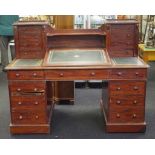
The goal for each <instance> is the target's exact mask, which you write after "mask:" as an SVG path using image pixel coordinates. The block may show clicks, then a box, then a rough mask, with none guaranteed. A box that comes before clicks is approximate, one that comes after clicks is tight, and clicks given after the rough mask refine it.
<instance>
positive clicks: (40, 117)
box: [11, 111, 48, 124]
mask: <svg viewBox="0 0 155 155" xmlns="http://www.w3.org/2000/svg"><path fill="white" fill-rule="evenodd" d="M47 120H48V118H47V114H46V112H40V111H37V112H34V111H26V112H25V111H12V112H11V121H12V124H44V123H47Z"/></svg>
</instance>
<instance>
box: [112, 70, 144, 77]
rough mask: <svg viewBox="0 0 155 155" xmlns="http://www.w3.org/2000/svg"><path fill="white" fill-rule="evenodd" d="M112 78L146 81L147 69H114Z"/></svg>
mask: <svg viewBox="0 0 155 155" xmlns="http://www.w3.org/2000/svg"><path fill="white" fill-rule="evenodd" d="M110 77H111V78H112V79H125V78H126V79H146V77H147V70H146V69H113V70H112V71H111V74H110Z"/></svg>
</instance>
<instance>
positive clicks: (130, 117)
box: [108, 107, 145, 123]
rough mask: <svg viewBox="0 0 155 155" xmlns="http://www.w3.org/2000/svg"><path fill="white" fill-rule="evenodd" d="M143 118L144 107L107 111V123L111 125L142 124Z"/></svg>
mask: <svg viewBox="0 0 155 155" xmlns="http://www.w3.org/2000/svg"><path fill="white" fill-rule="evenodd" d="M144 116H145V112H144V107H139V108H130V107H125V108H117V109H115V110H110V111H109V115H108V121H109V122H111V123H140V122H144Z"/></svg>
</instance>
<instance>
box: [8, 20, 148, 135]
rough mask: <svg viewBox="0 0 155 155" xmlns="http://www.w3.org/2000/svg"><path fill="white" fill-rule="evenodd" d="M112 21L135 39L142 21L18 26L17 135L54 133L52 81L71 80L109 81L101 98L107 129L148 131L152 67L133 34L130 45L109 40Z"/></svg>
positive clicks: (13, 83) (12, 67) (13, 79)
mask: <svg viewBox="0 0 155 155" xmlns="http://www.w3.org/2000/svg"><path fill="white" fill-rule="evenodd" d="M109 24H110V25H111V26H112V25H114V28H115V26H116V30H117V31H118V29H119V28H120V30H119V32H121V35H120V36H121V37H122V36H123V34H124V33H125V35H126V31H124V29H122V27H125V28H127V32H128V33H127V38H130V37H131V35H132V34H135V33H134V32H135V31H136V29H135V25H136V24H137V22H135V21H114V22H113V23H112V22H111V21H110V23H109V22H107V25H106V26H107V29H106V27H102V28H101V29H98V30H53V29H51V28H50V27H49V26H48V24H47V23H45V22H18V23H16V24H15V25H14V26H15V43H16V59H15V60H14V61H13V62H12V63H11V64H9V65H8V66H7V68H6V69H7V74H8V80H9V81H8V85H9V94H10V113H11V123H10V131H11V133H12V134H22V133H49V131H50V128H51V126H52V125H51V124H50V120H51V117H52V112H53V109H54V103H53V102H51V103H48V102H47V95H48V93H49V91H48V87H47V84H48V81H68V80H71V81H73V80H107V82H108V86H107V87H106V88H104V89H103V93H104V94H106V95H103V96H102V98H101V101H100V106H101V109H102V111H103V113H104V118H105V122H106V131H107V132H143V131H145V127H146V123H145V94H146V78H147V67H148V66H147V64H145V62H143V60H141V59H140V58H139V57H137V55H136V52H137V50H136V48H135V47H136V46H135V42H134V41H135V37H134V36H132V37H131V38H130V39H129V40H130V42H131V43H133V42H134V45H132V44H131V43H129V42H128V44H127V48H126V46H124V44H123V46H122V41H123V40H121V38H120V40H121V42H120V40H118V41H119V42H118V44H117V46H116V43H115V44H113V43H112V44H111V42H110V41H109V40H107V38H109V39H110V35H112V32H113V31H111V32H110V33H109V32H107V31H109V30H110V28H109V27H110V25H109ZM130 27H131V30H130ZM129 32H130V33H129ZM129 34H130V35H129ZM115 35H116V33H115ZM112 36H113V35H112ZM118 36H119V35H118V34H117V39H118ZM123 37H124V36H123ZM136 38H137V36H136ZM133 40H134V41H133ZM115 42H117V41H116V40H115ZM130 44H131V45H130ZM120 45H121V46H120ZM112 46H114V47H112ZM129 47H130V48H129ZM131 47H132V48H131ZM118 50H119V52H118ZM115 51H116V52H115ZM135 51H136V52H135ZM58 52H59V53H58ZM119 54H121V55H120V56H119ZM62 55H65V56H62ZM77 59H78V61H77Z"/></svg>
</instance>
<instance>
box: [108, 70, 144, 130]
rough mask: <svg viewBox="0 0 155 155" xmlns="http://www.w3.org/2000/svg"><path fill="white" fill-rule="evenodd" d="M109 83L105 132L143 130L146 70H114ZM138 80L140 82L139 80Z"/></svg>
mask: <svg viewBox="0 0 155 155" xmlns="http://www.w3.org/2000/svg"><path fill="white" fill-rule="evenodd" d="M111 77H112V78H113V80H111V81H109V89H108V92H109V99H108V102H109V104H108V110H107V116H106V117H107V122H108V126H107V130H108V131H109V132H125V131H126V132H137V131H139V132H140V131H144V130H145V90H146V81H145V79H146V69H114V70H112V72H111ZM139 79H140V80H139Z"/></svg>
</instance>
